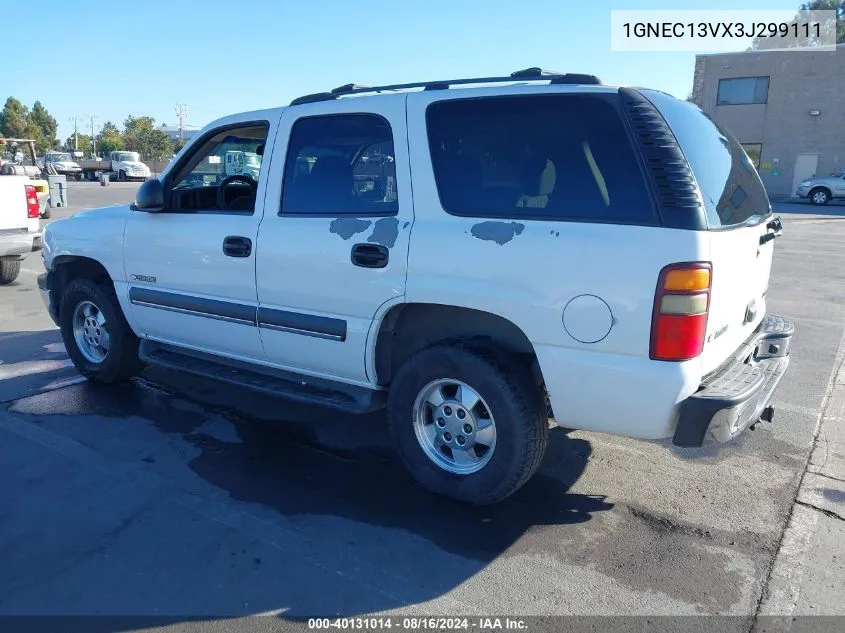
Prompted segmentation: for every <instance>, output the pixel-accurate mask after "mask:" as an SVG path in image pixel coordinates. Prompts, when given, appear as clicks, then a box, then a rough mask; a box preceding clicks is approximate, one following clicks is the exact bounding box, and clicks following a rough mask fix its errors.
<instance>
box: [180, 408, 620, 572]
mask: <svg viewBox="0 0 845 633" xmlns="http://www.w3.org/2000/svg"><path fill="white" fill-rule="evenodd" d="M238 435H239V436H240V439H241V440H242V442H241V443H238V444H230V443H226V442H221V441H219V440H217V439H216V438H212V437H209V436H207V435H204V434H192V435H188V436H186V437H185V439H186V440H187V441H188V442H190V443H192V444H193V445H194V446H196V447H198V448H199V449H200V454H199V455H198V456H197V457H195V458H194V459H192V460H191V461H190V462H189V467H190V468H191V470H193V471H194V472H195V473H196V474H197V475H198V476H199V477H200V478H202V479H203V480H205V481H206V482H208V483H210V484H212V485H213V486H215V487H217V488H220V489H223V490H226V491H227V492H228V493H229V495H230V497H232V498H233V499H236V500H238V501H245V502H250V503H259V504H261V505H264V506H266V507H268V508H272V509H273V510H275V511H276V512H278V513H279V514H281V515H284V516H286V517H292V516H297V515H329V516H336V517H339V518H344V519H347V520H352V521H356V522H359V523H365V524H370V525H378V526H380V527H387V528H397V529H402V530H406V531H408V532H411V533H414V534H417V535H418V536H420V537H423V538H425V539H426V540H428V541H430V542H432V543H433V544H435V545H437V546H438V547H439V548H440V549H442V550H444V551H447V552H450V553H452V554H457V555H459V556H462V557H465V558H469V559H472V560H476V561H490V560H492V559H493V558H495V557H497V556H500V555H501V554H502V553H504V552H505V551H506V550H507V549H508V548H509V547H511V546H512V545H513V544H514V543H515V542H516V541H518V540H519V539H520V537H522V536H523V535H524V534H525V533H526V532H528V531H529V530H531V529H533V528H534V527H535V526H538V525H565V524H576V523H583V522H586V521H589V520H590V518H591V517H592V516H593V514H594V513H596V512H601V511H604V510H609V509H611V508H612V507H613V505H612V504H610V503H608V502H607V501H606V500H605V499H604V497H601V496H591V495H581V494H571V493H567V489H568V486H567V485H566V483H565V482H562V481H561V480H560V479H558V478H555V477H551V476H549V475H548V474H544V473H539V474H538V475H536V476H535V477H534V478H533V479H532V480H531V481H530V482H529V483H528V484H526V486H525V487H524V488H523V489H522V490H520V491H518V492H517V493H516V494H515V495H514V496H513V497H511V498H510V499H508V500H506V501H504V502H503V503H500V504H497V505H495V506H487V507H475V506H469V505H466V504H463V503H460V502H457V501H452V500H450V499H447V498H443V497H439V496H436V495H433V494H430V493H427V492H425V491H424V490H422V489H421V488H420V487H419V486H418V485H417V484H416V483H414V482H413V481H412V480H411V478H410V477H409V476H408V475H407V473H406V472H405V470H404V469H403V468H402V466H401V465H400V464H399V463H398V461H397V460H396V459H395V458H394V456H393V454H392V451H384V450H380V449H378V448H376V449H373V448H361V449H359V450H357V451H345V452H344V454H343V455H342V456H341V457H340V458H338V456H337V455H335V454H333V452H329V451H327V450H325V449H323V448H321V447H319V446H314V445H312V444H309V443H307V441H305V438H302V437H299V438H292V437H290V436H289V435H288V434H284V435H283V434H281V433H279V432H278V431H277V430H276V429H273V430H271V429H268V428H266V426H265V425H264V424H247V425H243V426H239V427H238ZM557 441H560V442H564V443H572V444H573V445H574V446H573V448H574V449H575V450H574V452H573V454H578V452H579V451H578V450H577V449H583V445H584V444H586V442H585V441H584V440H569V439H568V438H566V437H565V436H563V435H562V434H561V436H560V437H559V438H558V440H557ZM581 452H582V453H583V451H581ZM576 478H577V477H576ZM468 531H470V532H471V533H472V534H473V538H472V539H467V538H466V534H467V532H468Z"/></svg>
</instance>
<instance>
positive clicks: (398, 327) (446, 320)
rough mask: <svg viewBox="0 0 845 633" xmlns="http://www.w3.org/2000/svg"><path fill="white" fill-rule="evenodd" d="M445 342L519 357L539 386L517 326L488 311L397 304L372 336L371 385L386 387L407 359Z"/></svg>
mask: <svg viewBox="0 0 845 633" xmlns="http://www.w3.org/2000/svg"><path fill="white" fill-rule="evenodd" d="M447 340H477V341H479V343H481V344H487V345H492V346H494V347H497V348H499V349H501V350H503V351H505V352H507V353H510V354H515V355H519V356H521V357H523V358H524V359H525V360H526V362H527V363H528V364H530V366H531V367H532V371H534V372H535V378H536V380H537V381H538V383H542V374H541V372H540V367H539V364H538V363H537V357H536V354H535V351H534V346H533V345H532V343H531V341H530V340H529V338H528V336H527V335H526V334H525V332H523V331H522V329H521V328H520V327H519V326H517V325H516V324H515V323H513V322H512V321H510V320H509V319H507V318H505V317H503V316H501V315H498V314H494V313H492V312H487V311H484V310H476V309H474V308H467V307H463V306H454V305H446V304H439V303H399V304H396V305H393V306H391V307H390V308H389V309H387V310H386V311H385V313H384V314H383V315H382V317H381V319H380V321H379V323H378V326H377V328H376V334H375V336H374V350H373V369H374V371H375V376H374V379H375V382H376V383H377V384H378V385H380V386H386V385H389V384H390V382H391V380H392V379H393V376H394V375H395V374H396V372H397V371H398V369H399V367H400V366H401V365H402V363H403V362H404V361H405V360H406V359H407V358H409V357H410V356H412V355H413V354H415V353H417V352H419V351H421V350H423V349H425V348H427V347H431V346H432V345H434V344H436V343H440V342H443V341H447Z"/></svg>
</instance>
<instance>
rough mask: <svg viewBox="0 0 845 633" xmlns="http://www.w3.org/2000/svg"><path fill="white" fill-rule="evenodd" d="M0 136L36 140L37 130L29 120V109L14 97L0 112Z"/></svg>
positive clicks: (9, 99)
mask: <svg viewBox="0 0 845 633" xmlns="http://www.w3.org/2000/svg"><path fill="white" fill-rule="evenodd" d="M0 134H2V135H3V136H5V137H6V138H35V137H36V136H37V130H36V129H35V126H34V125H33V124H32V121H30V119H29V109H28V108H27V107H26V106H25V105H24V104H22V103H21V102H20V101H18V100H17V99H15V98H14V97H9V98H8V99H6V105H4V106H3V110H0Z"/></svg>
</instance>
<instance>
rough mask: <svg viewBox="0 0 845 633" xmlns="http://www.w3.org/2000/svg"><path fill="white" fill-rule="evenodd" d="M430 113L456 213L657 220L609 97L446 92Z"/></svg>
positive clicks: (443, 186) (438, 169) (439, 167)
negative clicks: (450, 97)
mask: <svg viewBox="0 0 845 633" xmlns="http://www.w3.org/2000/svg"><path fill="white" fill-rule="evenodd" d="M614 97H615V95H614ZM427 122H428V135H429V146H430V150H431V157H432V163H433V165H434V175H435V178H436V181H437V190H438V193H439V195H440V201H441V204H442V205H443V208H444V209H445V210H446V211H448V212H449V213H453V214H457V215H469V216H476V217H479V216H480V217H503V218H536V219H544V218H549V219H556V220H576V221H577V220H580V221H590V222H611V223H646V224H651V223H654V222H655V221H656V220H655V216H654V210H653V207H652V204H651V201H650V199H649V196H648V194H647V192H646V189H645V185H644V181H643V176H642V172H641V170H640V167H639V164H638V161H637V159H636V156H635V154H634V150H633V149H632V147H631V144H630V141H629V139H628V136H627V134H626V132H625V128H624V127H623V124H622V122H621V120H620V118H619V114H618V112H617V110H616V108H615V107H614V106H613V105H612V104H611V103H610V102H609V101H608V100H606V99H605V98H604V97H602V96H598V95H595V96H593V95H532V96H519V97H510V96H509V97H493V98H482V99H460V100H454V101H440V102H437V103H433V104H432V105H430V106H429V107H428V112H427Z"/></svg>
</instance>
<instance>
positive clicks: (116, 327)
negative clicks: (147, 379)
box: [59, 279, 143, 384]
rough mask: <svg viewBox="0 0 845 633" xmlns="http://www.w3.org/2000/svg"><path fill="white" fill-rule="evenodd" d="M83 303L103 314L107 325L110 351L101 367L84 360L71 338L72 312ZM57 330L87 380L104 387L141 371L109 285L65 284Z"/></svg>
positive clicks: (131, 336) (131, 335)
mask: <svg viewBox="0 0 845 633" xmlns="http://www.w3.org/2000/svg"><path fill="white" fill-rule="evenodd" d="M86 300H87V301H90V302H92V303H93V304H94V305H96V306H97V307H98V308H99V309H100V310H101V311H102V313H103V315H104V316H105V319H106V323H107V325H108V332H109V339H110V342H109V349H108V352H107V353H106V355H105V359H104V360H103V361H102V362H100V363H94V362H91V361H90V360H88V359H87V358H85V356H84V355H83V354H82V352H81V351H80V350H79V347H78V346H77V343H76V339H75V338H74V335H73V315H74V311H75V310H76V307H77V306H78V305H79V304H80V303H81V302H82V301H86ZM59 326H60V328H61V331H62V340H63V341H64V344H65V348H66V349H67V353H68V356H69V357H70V359H71V361H73V364H74V365H75V366H76V368H77V370H79V373H80V374H82V375H83V376H85V377H86V378H87V379H88V380H91V381H95V382H100V383H104V384H111V383H116V382H123V381H125V380H128V379H129V378H131V377H132V376H135V375H137V374H138V373H139V372H140V371H141V369H143V364H142V363H141V361H140V360H139V358H138V338H137V337H136V336H135V334H134V333H133V332H132V329H131V328H130V327H129V324H128V323H127V322H126V319H125V318H124V316H123V311H122V310H121V309H120V304H119V303H118V301H117V297H116V296H115V294H114V289H113V288H112V287H111V285H105V284H103V285H101V284H97V283H95V282H93V281H91V280H90V279H74V280H73V281H71V282H70V283H68V285H67V286H66V287H65V289H64V292H63V293H62V296H61V300H60V309H59Z"/></svg>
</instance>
